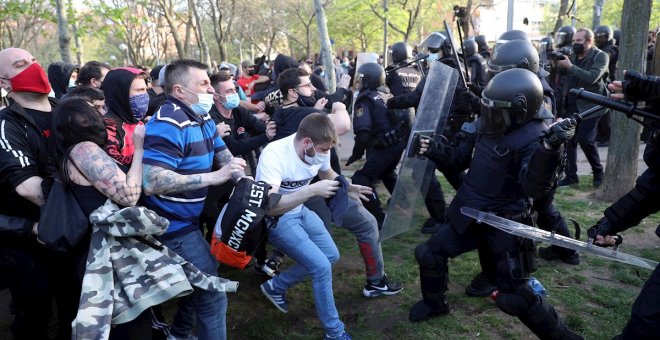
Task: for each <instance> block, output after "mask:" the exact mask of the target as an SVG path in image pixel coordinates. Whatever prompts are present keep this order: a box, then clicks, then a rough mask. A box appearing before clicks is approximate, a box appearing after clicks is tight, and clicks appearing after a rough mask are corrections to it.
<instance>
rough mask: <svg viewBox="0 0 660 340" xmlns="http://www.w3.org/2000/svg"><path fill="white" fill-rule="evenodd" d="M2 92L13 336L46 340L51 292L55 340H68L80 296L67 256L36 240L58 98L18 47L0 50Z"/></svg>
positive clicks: (1, 194)
mask: <svg viewBox="0 0 660 340" xmlns="http://www.w3.org/2000/svg"><path fill="white" fill-rule="evenodd" d="M0 87H1V88H2V89H4V90H5V91H7V92H8V93H9V94H8V96H9V98H11V103H10V104H9V106H7V107H6V108H4V109H3V110H2V111H0V149H1V152H0V214H2V215H3V216H4V217H7V218H5V219H3V221H6V223H2V225H0V235H2V236H1V237H0V276H2V277H5V278H7V285H8V287H9V290H10V293H11V295H12V301H13V307H14V309H15V310H16V313H15V319H14V321H13V322H12V324H11V331H12V334H13V336H14V338H15V339H44V338H46V336H47V330H48V324H49V322H50V319H51V310H52V307H51V301H52V300H53V296H54V295H55V296H56V298H57V306H58V315H59V319H60V322H59V326H60V329H59V331H58V338H60V337H61V338H70V337H71V326H70V324H71V321H72V320H73V318H74V317H75V313H76V310H77V305H78V299H79V294H80V290H79V288H78V289H77V290H76V287H77V284H76V283H75V275H74V274H73V271H72V270H71V268H72V265H71V264H72V261H71V258H70V257H69V254H56V253H53V252H50V251H48V250H47V249H45V248H44V247H43V246H42V245H41V244H40V243H38V242H37V241H36V237H35V234H36V225H37V222H38V221H39V207H40V206H41V205H43V204H44V203H45V200H44V192H43V191H42V182H43V180H44V178H46V177H48V176H50V175H51V171H50V168H51V167H50V166H49V165H52V164H54V163H53V162H52V161H51V162H49V159H48V157H49V153H48V143H49V142H48V136H50V126H51V112H52V111H53V109H54V107H55V105H56V101H55V100H52V101H51V100H49V98H48V93H50V90H51V86H50V84H49V82H48V78H47V76H46V73H45V72H44V69H43V68H42V67H41V65H39V63H38V62H37V60H36V59H35V58H34V56H32V54H31V53H30V52H28V51H26V50H23V49H19V48H7V49H4V50H2V51H0ZM25 221H27V223H25ZM19 224H20V225H19ZM68 279H71V280H69V281H68Z"/></svg>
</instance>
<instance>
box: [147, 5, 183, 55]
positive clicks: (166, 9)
mask: <svg viewBox="0 0 660 340" xmlns="http://www.w3.org/2000/svg"><path fill="white" fill-rule="evenodd" d="M152 2H153V3H154V4H156V5H158V7H159V8H160V10H161V14H162V15H163V17H164V18H165V21H166V22H167V25H168V26H169V28H170V34H171V35H172V39H173V40H174V46H175V47H176V52H177V54H178V56H179V59H183V58H185V57H186V52H185V49H184V47H183V44H182V42H181V36H180V35H179V25H178V21H179V19H178V17H177V14H176V12H175V10H176V7H175V4H174V0H155V1H152Z"/></svg>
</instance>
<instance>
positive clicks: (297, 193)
mask: <svg viewBox="0 0 660 340" xmlns="http://www.w3.org/2000/svg"><path fill="white" fill-rule="evenodd" d="M337 140H338V137H337V133H336V131H335V128H334V125H333V124H332V122H331V121H330V119H329V118H328V117H327V116H326V115H324V114H319V113H313V114H310V115H308V116H307V117H305V118H304V119H303V120H302V122H301V123H300V126H299V127H298V131H297V132H296V133H295V134H293V135H291V136H289V137H286V138H283V139H280V140H278V141H275V142H271V143H270V144H268V146H266V148H265V149H264V150H263V152H262V153H261V157H260V158H259V165H258V167H257V175H256V180H257V181H265V182H266V183H268V184H270V185H271V186H272V189H271V191H270V193H276V192H279V193H280V194H282V198H281V199H280V200H279V201H278V202H276V203H275V204H274V205H273V206H272V207H271V208H270V211H269V214H270V215H272V216H280V215H281V216H280V218H279V221H278V223H277V225H276V226H274V227H272V228H270V230H269V236H268V239H269V241H270V242H271V243H272V244H273V245H274V246H275V247H276V248H277V249H279V250H280V251H282V252H284V253H285V254H286V255H288V256H290V257H291V258H292V259H293V260H295V261H296V264H295V265H293V266H291V267H289V268H288V269H287V270H286V271H283V272H282V273H280V274H279V275H277V276H276V277H274V278H272V279H270V280H268V281H266V282H265V283H264V284H262V285H261V291H262V292H263V293H264V295H265V296H266V297H267V298H268V299H269V300H270V301H271V302H272V303H273V304H274V305H275V307H277V309H279V310H280V311H282V312H284V313H286V312H288V305H287V301H286V296H285V294H286V290H287V289H289V288H290V287H292V286H294V285H295V284H297V283H298V282H300V281H302V280H304V279H305V278H307V276H311V279H312V292H313V294H314V304H315V305H316V313H317V314H318V316H319V319H320V320H321V323H322V324H323V327H324V328H325V333H326V335H325V337H326V339H350V336H349V335H348V334H347V333H346V332H345V330H344V324H343V323H342V322H341V320H339V313H338V312H337V308H336V307H335V301H334V296H333V292H332V267H331V265H332V263H334V262H336V261H337V260H339V251H338V250H337V246H336V245H335V243H334V242H333V240H332V237H331V236H330V234H329V233H328V231H327V229H326V228H325V226H324V225H323V222H322V221H321V219H320V218H319V217H318V215H316V214H315V213H314V212H312V211H311V210H309V209H307V208H306V207H305V206H303V203H305V201H307V200H308V199H310V198H312V197H315V196H321V197H324V198H328V197H331V196H333V195H334V194H335V192H336V191H337V190H338V189H339V186H340V184H339V182H338V181H335V180H334V178H336V177H337V174H336V173H335V172H334V171H333V170H332V169H331V168H330V149H331V148H332V147H333V146H334V145H335V144H336V143H337ZM317 174H318V175H319V177H320V178H321V180H320V181H318V182H316V183H314V184H311V185H310V184H309V183H310V182H311V181H312V179H313V178H314V177H315V176H316V175H317ZM347 192H348V195H349V197H350V198H351V199H363V200H366V199H367V197H366V196H365V195H369V194H371V188H369V187H364V186H359V185H350V186H349V187H348V188H347Z"/></svg>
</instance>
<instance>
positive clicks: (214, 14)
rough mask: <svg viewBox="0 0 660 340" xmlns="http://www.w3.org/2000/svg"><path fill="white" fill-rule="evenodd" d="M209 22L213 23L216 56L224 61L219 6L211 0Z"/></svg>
mask: <svg viewBox="0 0 660 340" xmlns="http://www.w3.org/2000/svg"><path fill="white" fill-rule="evenodd" d="M209 2H210V4H211V21H212V22H213V36H215V42H216V44H218V53H219V54H218V56H219V58H220V61H223V60H225V59H226V58H225V49H224V48H223V47H222V39H223V34H224V33H223V31H222V10H221V9H220V7H219V4H218V3H217V2H216V1H214V0H211V1H209Z"/></svg>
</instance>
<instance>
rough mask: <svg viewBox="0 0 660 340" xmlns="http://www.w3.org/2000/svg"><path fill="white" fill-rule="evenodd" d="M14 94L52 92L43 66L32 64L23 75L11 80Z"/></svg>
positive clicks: (20, 74)
mask: <svg viewBox="0 0 660 340" xmlns="http://www.w3.org/2000/svg"><path fill="white" fill-rule="evenodd" d="M9 83H10V84H11V90H12V91H13V92H36V93H43V94H49V93H50V91H51V87H50V83H49V82H48V77H47V76H46V72H44V69H43V68H41V65H39V64H37V63H32V65H30V66H28V67H27V68H26V69H25V70H23V71H22V72H21V73H19V74H17V75H15V76H14V78H11V79H10V80H9Z"/></svg>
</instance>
